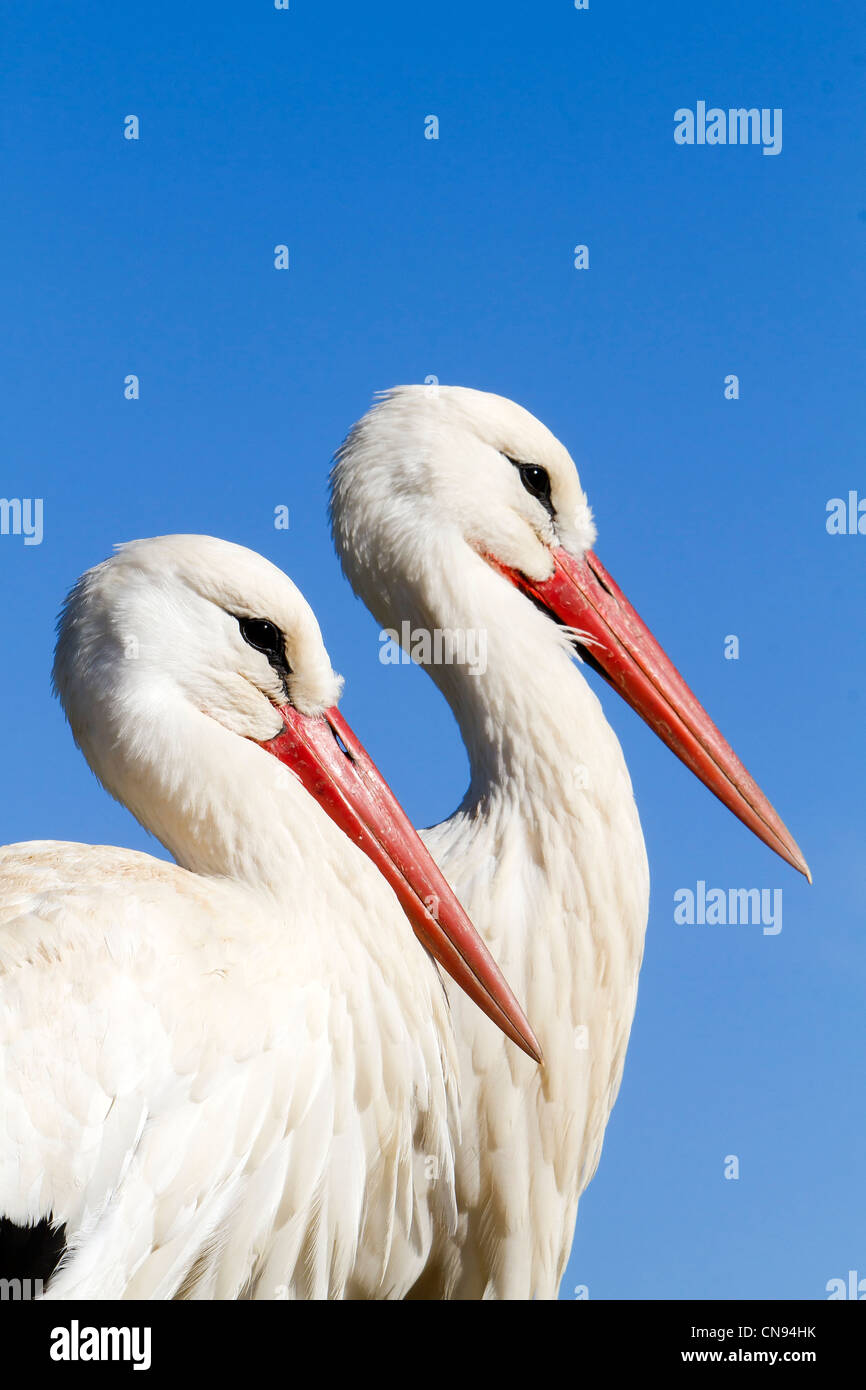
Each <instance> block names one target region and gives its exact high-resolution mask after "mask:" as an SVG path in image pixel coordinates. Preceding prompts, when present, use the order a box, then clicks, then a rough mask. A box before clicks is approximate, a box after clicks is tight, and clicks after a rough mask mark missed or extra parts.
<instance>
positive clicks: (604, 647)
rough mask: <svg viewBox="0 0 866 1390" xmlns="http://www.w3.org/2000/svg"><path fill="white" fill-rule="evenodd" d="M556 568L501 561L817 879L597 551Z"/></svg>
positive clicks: (564, 559) (564, 554)
mask: <svg viewBox="0 0 866 1390" xmlns="http://www.w3.org/2000/svg"><path fill="white" fill-rule="evenodd" d="M553 559H554V570H553V574H552V575H551V577H550V578H549V579H544V580H541V581H540V582H536V581H535V580H531V579H527V578H526V577H525V576H524V575H522V574H520V573H519V572H518V571H517V570H512V569H506V568H504V567H503V566H501V565H498V564H496V563H495V562H494V565H495V568H497V569H499V570H501V571H502V573H504V574H505V575H506V576H507V578H509V579H510V580H511V581H512V583H513V584H516V585H517V587H518V588H519V589H522V590H523V591H524V592H525V593H527V594H529V595H530V596H531V597H532V598H534V599H535V600H536V601H537V602H538V603H540V604H541V605H542V606H543V607H544V608H546V609H547V610H548V611H549V612H550V613H551V614H552V615H553V616H554V617H555V618H558V619H559V621H560V622H562V623H565V624H566V625H567V626H568V627H571V628H574V629H576V632H577V634H578V640H579V638H580V636H581V635H583V636H584V637H585V639H586V645H585V648H584V650H583V651H582V653H581V655H583V656H584V657H585V658H586V660H587V662H588V664H589V665H591V666H594V667H595V668H596V669H597V670H598V672H599V673H600V674H601V675H602V676H604V678H605V680H606V681H608V682H609V684H610V685H612V686H613V688H614V690H617V691H618V692H619V694H620V695H622V697H623V699H624V700H625V701H626V702H627V703H628V704H630V705H631V707H632V709H633V710H636V711H637V713H638V714H639V715H640V717H641V719H644V720H645V721H646V722H647V724H649V726H650V728H651V729H654V730H655V732H656V733H657V734H658V736H659V738H660V739H661V740H662V742H663V743H666V744H667V746H668V748H670V750H671V751H672V752H673V753H676V755H677V757H678V758H680V759H681V760H682V761H683V762H684V763H685V765H686V767H690V768H691V770H692V772H693V773H694V774H695V776H696V777H699V778H700V779H701V781H702V782H703V783H704V785H705V786H707V787H709V789H710V791H711V792H713V794H714V795H715V796H717V797H718V798H719V800H720V801H722V802H724V804H725V805H726V806H727V807H728V809H729V810H731V811H733V813H734V815H735V816H738V817H739V819H740V820H741V821H742V822H743V824H744V825H747V826H748V827H749V829H750V830H753V831H754V832H755V834H756V835H757V836H758V838H759V839H761V840H763V841H764V843H765V844H767V845H769V846H770V849H773V850H775V851H776V853H777V854H780V855H781V856H782V858H783V859H786V860H787V861H788V863H789V864H791V865H793V867H794V868H795V869H799V871H800V873H801V874H805V876H806V878H807V879H808V880H809V882H810V883H811V882H812V875H811V874H810V873H809V866H808V864H807V863H806V861H805V859H804V858H803V855H802V854H801V852H800V850H799V848H798V847H797V844H796V843H795V841H794V839H793V836H792V835H791V834H790V832H789V831H788V830H787V829H786V827H785V826H784V825H783V823H782V821H781V820H780V818H779V817H778V815H777V814H776V812H775V811H774V810H773V807H772V806H771V805H770V803H769V801H768V800H767V798H766V797H765V796H764V793H763V792H762V791H761V789H760V787H759V786H758V785H757V783H756V782H755V781H754V780H753V779H752V778H751V777H750V776H749V774H748V772H747V771H746V769H745V768H744V767H743V764H742V763H741V762H740V760H739V758H738V757H737V755H736V754H735V753H734V751H733V749H732V748H731V747H730V746H729V745H728V744H727V743H726V742H725V740H724V739H723V738H722V735H721V734H720V733H719V731H718V729H717V728H716V726H715V724H714V723H713V721H712V720H711V719H710V716H709V715H708V714H707V712H706V710H705V709H704V708H703V706H702V705H700V704H699V703H698V701H697V700H696V699H695V697H694V695H693V694H692V692H691V691H690V690H689V688H688V686H687V685H686V683H685V681H684V680H683V678H682V676H681V675H680V674H679V672H678V671H677V669H676V667H675V666H674V665H673V663H672V662H671V661H670V660H669V659H668V657H667V656H665V653H664V652H663V651H662V649H661V647H660V646H659V644H658V642H657V641H656V640H655V638H654V637H653V635H652V633H651V632H650V631H649V629H648V628H647V627H646V626H645V624H644V623H643V622H642V621H641V619H640V618H639V617H638V615H637V613H636V612H635V610H634V608H632V606H631V604H630V603H629V601H628V599H627V598H626V597H625V594H623V592H622V590H621V589H619V588H618V587H617V585H616V584H615V583H614V581H613V580H612V579H611V577H610V575H609V574H608V573H607V571H606V570H605V568H604V566H603V565H602V564H601V562H600V560H599V559H598V558H597V556H595V555H594V554H593V553H592V551H591V550H590V551H587V553H586V555H585V556H584V558H583V559H582V560H576V559H575V558H574V556H573V555H570V554H569V553H568V551H566V550H562V549H557V550H554V551H553Z"/></svg>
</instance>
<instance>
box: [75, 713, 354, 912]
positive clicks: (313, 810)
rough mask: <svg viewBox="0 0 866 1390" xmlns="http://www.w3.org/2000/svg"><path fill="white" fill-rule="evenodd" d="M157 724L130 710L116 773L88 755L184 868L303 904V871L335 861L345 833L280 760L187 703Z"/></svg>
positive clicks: (120, 733)
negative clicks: (306, 866) (312, 864)
mask: <svg viewBox="0 0 866 1390" xmlns="http://www.w3.org/2000/svg"><path fill="white" fill-rule="evenodd" d="M160 715H161V717H160V718H159V719H158V720H157V719H154V717H153V708H152V706H147V707H146V709H145V710H144V711H143V712H142V716H141V718H140V719H139V720H136V719H135V717H134V716H133V717H130V715H129V711H128V710H127V711H126V718H125V721H124V725H123V727H122V728H120V729H119V730H117V731H116V736H115V741H114V745H113V747H112V751H111V759H110V765H106V766H105V767H100V765H99V763H100V760H99V755H98V753H96V754H95V755H94V754H93V753H92V752H91V750H88V749H86V748H85V753H86V755H87V756H88V760H89V761H90V763H91V766H92V767H93V768H94V770H95V771H96V772H97V775H99V776H100V777H101V778H102V780H103V782H104V783H105V785H106V786H107V787H108V789H109V791H111V793H112V794H113V795H114V796H116V797H117V799H118V800H119V801H122V802H123V804H124V805H125V806H127V807H128V809H129V810H130V811H131V812H132V814H133V815H134V816H135V817H136V819H137V820H139V821H140V822H141V824H142V825H143V826H144V828H145V829H146V830H148V831H149V832H150V833H151V834H152V835H154V836H156V838H157V839H158V840H159V841H160V842H161V843H162V844H163V845H164V846H165V848H166V849H167V850H168V851H169V852H170V853H171V855H172V856H173V857H174V858H175V860H176V861H177V862H178V864H180V865H181V866H182V867H183V868H186V869H190V870H191V871H192V872H194V873H198V874H204V875H207V876H211V877H221V878H230V879H234V880H237V881H239V882H243V883H246V884H248V885H249V886H250V887H253V888H257V889H262V888H263V889H266V890H268V891H270V892H271V893H272V894H273V895H274V896H275V897H277V898H280V897H282V896H283V895H285V894H289V893H291V894H292V895H294V897H295V898H296V897H297V893H298V891H299V885H303V883H304V882H305V880H306V878H307V875H306V874H304V873H303V872H302V870H303V867H304V864H305V862H306V863H307V864H309V862H310V860H311V857H312V856H316V857H317V858H319V860H320V861H324V862H326V861H327V859H328V858H329V857H330V858H334V859H335V860H336V858H337V855H336V854H335V853H334V851H335V845H334V844H332V843H331V842H332V841H334V840H336V841H337V846H336V847H337V848H339V846H340V841H341V838H342V837H341V835H340V832H339V831H338V830H337V829H336V827H335V826H333V825H332V823H331V822H330V821H329V819H328V817H327V816H326V814H325V813H324V811H322V810H321V808H320V807H319V806H318V805H317V804H316V803H315V802H314V801H313V799H312V798H311V797H310V796H309V795H308V794H307V792H305V791H304V789H303V788H302V787H301V785H300V783H299V782H298V781H297V780H296V779H295V778H294V777H293V776H292V774H291V773H290V772H289V771H288V769H287V768H285V767H283V766H282V765H281V764H280V763H279V762H278V761H277V759H276V758H274V757H272V756H271V755H270V754H269V753H267V752H265V751H264V749H262V748H260V747H259V746H258V745H257V744H255V743H252V742H250V740H248V739H245V738H242V737H239V736H238V735H237V734H233V733H231V732H229V730H228V729H226V728H224V727H223V725H222V724H220V723H219V722H217V720H215V719H212V718H210V717H209V716H207V715H205V714H202V713H201V712H200V711H199V710H197V709H195V708H194V707H193V706H191V705H189V704H186V703H185V702H184V701H182V700H174V701H165V702H164V703H163V705H162V708H161V710H160ZM130 729H133V730H135V731H136V732H135V734H133V735H132V736H130V735H129V730H130ZM140 735H144V736H140Z"/></svg>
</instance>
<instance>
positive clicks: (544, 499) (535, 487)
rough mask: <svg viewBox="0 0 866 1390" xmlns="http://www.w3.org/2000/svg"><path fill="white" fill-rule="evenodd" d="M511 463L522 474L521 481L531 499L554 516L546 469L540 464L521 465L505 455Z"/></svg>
mask: <svg viewBox="0 0 866 1390" xmlns="http://www.w3.org/2000/svg"><path fill="white" fill-rule="evenodd" d="M505 457H506V458H507V459H508V462H509V463H513V464H514V467H515V468H516V469H517V471H518V473H519V474H520V481H521V482H522V484H523V486H524V487H525V488H526V491H527V492H528V493H529V495H530V497H535V498H536V499H537V500H538V501H539V502H540V503H541V505H542V506H543V507H545V508H546V509H547V511H549V512H550V515H551V516H553V503H552V502H551V500H550V474H549V473H548V471H547V469H546V468H542V467H541V465H540V464H538V463H521V461H520V459H513V458H510V457H509V455H508V454H506V455H505Z"/></svg>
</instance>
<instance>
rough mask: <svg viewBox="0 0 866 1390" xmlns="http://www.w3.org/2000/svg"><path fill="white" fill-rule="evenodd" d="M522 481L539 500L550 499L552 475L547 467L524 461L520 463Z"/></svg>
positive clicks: (545, 500) (528, 490)
mask: <svg viewBox="0 0 866 1390" xmlns="http://www.w3.org/2000/svg"><path fill="white" fill-rule="evenodd" d="M520 481H521V482H522V484H523V486H524V487H525V488H526V491H527V492H528V493H530V495H531V496H532V497H537V498H538V500H539V502H549V501H550V476H549V474H548V472H547V469H546V468H539V467H538V465H537V464H535V463H523V464H521V465H520Z"/></svg>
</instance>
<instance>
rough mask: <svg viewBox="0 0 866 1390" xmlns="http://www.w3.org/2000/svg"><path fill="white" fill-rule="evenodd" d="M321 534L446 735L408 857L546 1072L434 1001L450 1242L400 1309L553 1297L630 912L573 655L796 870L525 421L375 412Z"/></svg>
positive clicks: (583, 503) (631, 853)
mask: <svg viewBox="0 0 866 1390" xmlns="http://www.w3.org/2000/svg"><path fill="white" fill-rule="evenodd" d="M331 511H332V524H333V532H334V538H335V543H336V546H337V551H338V553H339V555H340V558H341V561H342V564H343V569H344V571H345V573H346V575H347V577H348V579H349V581H350V582H351V584H352V586H353V588H354V589H355V591H356V592H357V593H358V594H359V595H360V597H361V598H362V599H363V600H364V602H365V603H366V604H367V606H368V607H369V608H370V609H371V610H372V612H373V614H374V615H375V617H376V619H377V621H378V622H379V623H380V624H381V625H382V627H383V629H389V630H390V631H392V632H394V633H395V634H396V635H397V636H398V637H399V638H400V639H401V640H405V639H406V638H407V637H408V638H409V640H410V641H415V642H416V647H417V653H418V655H419V657H420V660H421V662H422V663H423V664H425V665H427V669H428V670H429V673H430V675H431V676H432V677H433V679H434V680H435V681H436V683H437V685H438V686H439V688H440V689H441V691H442V693H443V694H444V696H445V698H446V699H447V700H448V702H449V703H450V705H451V708H452V710H453V712H454V714H455V716H456V718H457V721H458V724H459V726H460V730H461V733H462V736H463V740H464V742H465V745H466V748H467V752H468V755H469V761H470V767H471V782H470V786H469V789H468V791H467V792H466V795H465V797H464V799H463V801H462V803H461V805H460V806H459V808H458V809H457V811H456V812H455V813H454V815H453V816H451V818H450V819H449V820H447V821H444V822H443V823H442V824H441V825H437V826H435V827H434V828H433V829H431V830H429V831H426V832H425V833H424V839H425V841H426V843H427V844H428V846H429V847H430V848H431V850H432V851H433V854H434V855H435V857H436V859H437V860H438V862H439V864H440V865H441V867H442V869H443V870H444V872H445V875H446V877H447V878H448V880H449V882H451V883H452V885H453V886H454V888H455V889H456V891H457V893H458V896H459V897H460V899H461V901H462V902H463V904H464V906H465V907H466V908H467V910H468V912H469V913H470V915H471V917H472V920H473V921H474V922H475V924H476V926H477V927H478V929H479V931H480V932H481V933H482V935H483V936H484V938H485V940H486V942H487V944H488V946H489V947H490V949H491V951H492V953H493V954H494V955H495V957H496V959H497V960H498V962H499V963H500V965H501V967H502V969H503V971H504V972H505V974H506V975H507V977H508V978H509V980H510V981H511V983H512V984H513V986H514V988H515V989H516V991H517V992H518V994H519V995H520V997H521V999H522V1000H523V1002H524V1004H525V1005H526V1008H527V1011H528V1014H529V1017H530V1018H531V1019H532V1020H533V1022H534V1024H535V1027H536V1029H537V1032H538V1036H539V1040H540V1042H541V1046H542V1050H543V1053H544V1059H545V1061H544V1066H543V1067H542V1068H541V1069H538V1068H536V1067H533V1066H532V1065H531V1064H530V1063H529V1062H527V1061H526V1059H525V1058H524V1057H521V1056H518V1055H517V1054H516V1053H515V1052H514V1051H513V1050H506V1048H505V1047H504V1046H503V1045H502V1043H501V1041H500V1039H499V1038H498V1037H497V1035H496V1033H495V1031H494V1030H493V1029H492V1028H490V1027H489V1026H488V1025H487V1023H486V1021H485V1020H484V1019H482V1018H479V1017H477V1016H476V1015H474V1014H473V1012H472V1011H471V1010H469V1009H467V1008H465V1007H464V1005H463V1003H462V1001H461V1000H460V999H459V998H457V997H456V996H455V997H454V1000H453V1005H454V1012H455V1016H456V1018H457V1031H458V1040H459V1052H460V1061H461V1086H462V1097H463V1100H462V1143H461V1144H460V1147H459V1149H458V1156H457V1196H458V1206H459V1211H460V1220H459V1226H458V1231H457V1234H456V1236H453V1237H451V1236H446V1237H445V1238H443V1239H442V1240H441V1241H440V1243H439V1245H438V1247H437V1248H436V1250H435V1251H434V1254H433V1257H432V1258H431V1260H430V1262H429V1264H428V1267H427V1270H426V1272H425V1276H424V1278H423V1279H422V1280H420V1281H419V1284H418V1285H417V1287H416V1289H415V1291H414V1295H413V1296H416V1297H427V1298H449V1297H450V1298H530V1297H537V1298H554V1297H555V1296H556V1293H557V1290H558V1286H559V1282H560V1279H561V1277H562V1274H563V1271H564V1268H565V1264H566V1261H567V1259H568V1255H569V1250H570V1247H571V1242H572V1237H573V1232H574V1223H575V1219H576V1214H577V1203H578V1198H579V1196H580V1194H581V1192H582V1191H583V1189H584V1188H585V1186H586V1184H587V1183H588V1182H589V1180H590V1178H591V1177H592V1174H593V1172H594V1171H595V1168H596V1165H597V1163H598V1160H599V1154H600V1151H601V1145H602V1139H603V1136H604V1131H605V1126H606V1124H607V1120H608V1116H609V1114H610V1111H611V1108H612V1106H613V1103H614V1100H615V1098H616V1094H617V1090H618V1088H619V1084H620V1079H621V1076H622V1070H623V1063H624V1059H625V1052H626V1045H627V1042H628V1036H629V1031H630V1028H631V1022H632V1017H633V1014H634V1007H635V999H636V992H637V981H638V971H639V968H640V963H641V956H642V952H643V940H644V932H645V928H646V922H647V912H648V899H649V875H648V868H647V861H646V853H645V849H644V842H643V836H642V834H641V827H640V822H639V820H638V814H637V809H636V807H635V802H634V797H633V794H632V787H631V782H630V780H629V775H628V770H627V768H626V764H625V761H624V759H623V756H622V752H621V750H620V746H619V743H618V741H617V739H616V737H615V736H614V733H613V731H612V730H611V728H610V726H609V725H608V723H607V721H606V720H605V717H604V713H603V710H602V707H601V704H600V703H599V701H598V699H597V698H596V696H595V694H594V693H593V692H592V690H591V689H590V687H589V685H588V684H587V682H586V680H585V679H584V676H583V674H582V672H581V669H580V666H579V665H575V663H574V660H573V658H574V656H575V651H577V654H578V655H579V656H580V657H581V658H582V660H583V661H584V662H586V663H587V664H589V665H590V666H592V667H594V668H595V669H596V670H597V671H599V672H600V673H601V674H602V675H604V676H605V677H606V678H607V679H608V680H609V682H610V683H611V684H612V685H613V686H614V688H615V689H616V690H618V691H619V693H620V694H621V695H622V696H624V697H625V699H626V700H627V701H628V702H629V703H630V704H631V705H632V706H633V707H634V708H635V709H636V710H637V712H638V713H639V714H641V715H642V716H643V718H644V719H646V720H647V722H648V723H649V724H650V726H651V727H652V728H653V729H655V731H656V732H657V733H658V734H659V736H660V737H661V738H662V739H663V740H664V741H665V743H667V744H668V746H669V747H670V748H671V749H672V750H673V751H674V752H675V753H676V754H677V755H678V756H679V757H680V758H682V760H683V761H684V762H685V763H686V764H687V765H688V766H689V767H690V768H691V769H692V770H693V771H694V772H695V773H696V774H697V776H698V777H700V778H701V780H702V781H703V782H705V783H706V785H707V786H708V787H709V788H710V790H712V791H713V792H714V793H715V794H716V795H717V796H718V797H719V798H720V799H721V800H722V801H723V802H724V803H725V804H726V805H727V806H728V807H730V809H731V810H732V811H733V812H734V813H735V814H736V815H737V816H739V817H740V818H741V820H743V821H744V822H745V823H746V825H747V826H749V827H750V828H751V829H752V830H753V831H754V832H755V833H756V834H757V835H759V836H760V837H761V839H762V840H764V841H765V842H766V843H767V844H768V845H770V846H771V847H772V848H773V849H774V850H776V851H777V852H778V853H779V854H781V855H782V857H783V858H785V859H786V860H788V862H789V863H790V864H792V865H793V866H794V867H795V868H797V869H799V870H800V871H801V872H803V873H804V874H807V875H808V869H807V867H806V864H805V861H804V859H803V857H802V855H801V854H800V851H799V850H798V848H797V846H796V845H795V843H794V841H793V840H792V838H791V836H790V835H789V833H788V831H787V830H786V829H785V827H784V826H783V824H782V822H781V821H780V820H779V817H778V816H777V815H776V813H775V812H774V811H773V809H772V807H771V806H770V804H769V802H768V801H767V799H766V797H764V795H763V794H762V793H761V791H760V790H759V789H758V787H757V786H756V785H755V783H754V782H753V781H752V779H751V778H750V777H749V775H748V773H747V772H746V771H745V769H744V768H743V766H742V764H741V763H740V762H739V761H738V760H737V758H736V757H735V755H734V753H733V752H732V751H731V749H730V748H729V747H728V745H727V744H726V743H725V741H724V739H723V738H722V736H721V735H720V734H719V732H718V730H717V729H716V728H715V727H714V726H713V724H712V723H711V722H710V720H709V717H708V716H707V714H706V713H705V711H704V710H703V709H702V708H701V706H700V705H699V704H698V702H697V701H696V700H695V698H694V696H693V695H692V694H691V693H690V692H689V690H688V689H687V687H686V686H685V684H684V683H683V681H682V680H681V678H680V677H679V675H678V674H677V672H676V670H675V669H674V667H673V666H672V665H671V663H670V661H669V660H668V659H667V658H666V657H665V655H664V653H663V652H662V651H661V649H660V648H659V646H658V644H657V643H656V642H655V641H654V639H653V638H652V636H651V635H650V633H649V632H648V631H647V629H646V627H645V626H644V625H643V624H642V623H641V621H640V619H639V618H638V616H637V614H636V613H635V611H634V609H633V608H632V607H631V605H630V604H629V603H628V601H627V600H626V599H625V597H624V596H623V594H622V593H621V591H620V590H619V589H618V588H617V586H616V584H615V583H614V581H613V580H612V579H611V577H610V576H609V575H608V574H607V572H606V571H605V570H604V568H603V567H602V565H601V564H600V562H599V561H598V559H597V557H596V556H595V555H594V554H593V552H592V550H591V546H592V544H593V542H594V539H595V527H594V525H593V521H592V514H591V512H590V509H589V506H588V505H587V500H586V497H585V495H584V493H583V490H582V488H581V485H580V481H579V479H578V475H577V470H576V468H575V465H574V463H573V461H572V459H571V458H570V456H569V454H568V452H567V451H566V449H565V448H564V447H563V445H562V444H560V443H559V441H558V440H557V439H556V438H555V437H554V436H553V435H552V434H551V433H550V431H549V430H548V429H546V428H545V426H544V425H542V424H541V423H540V422H539V421H538V420H536V419H535V418H534V417H533V416H532V415H530V414H529V413H528V412H527V411H526V410H524V409H522V408H521V407H520V406H518V405H516V404H514V403H513V402H512V401H509V400H505V399H503V398H502V397H499V396H495V395H489V394H487V393H483V392H480V391H472V390H466V389H462V388H458V387H438V388H437V387H421V386H410V387H401V388H397V389H395V390H393V391H391V392H387V393H385V396H384V399H383V400H382V401H381V402H380V403H379V404H377V405H376V406H375V407H374V408H373V409H372V410H371V411H370V412H369V413H368V414H367V415H366V416H365V417H364V418H363V419H362V420H361V421H360V422H359V423H358V424H357V425H356V426H355V428H354V429H353V430H352V432H351V434H350V435H349V437H348V439H347V440H346V442H345V443H344V445H343V446H342V448H341V450H340V451H339V452H338V455H337V461H336V466H335V469H334V473H333V478H332V499H331ZM436 630H439V631H440V633H444V634H446V635H447V634H450V638H449V640H450V642H451V652H450V655H451V657H452V659H451V660H448V647H447V645H445V646H443V645H442V644H441V643H440V652H444V653H445V659H444V660H442V661H441V663H440V664H432V663H429V658H428V657H427V655H426V653H425V649H424V645H423V642H418V641H417V635H418V634H419V632H421V633H423V632H427V633H429V634H432V633H434V632H435V631H436ZM473 632H474V633H475V634H478V633H480V634H483V635H484V637H485V638H486V643H487V654H486V670H485V671H484V672H483V673H481V672H479V670H478V667H477V662H476V663H475V664H474V665H473V664H466V663H465V662H464V663H462V664H461V661H460V660H459V652H460V636H461V634H463V635H464V636H465V635H466V634H468V633H473ZM413 634H414V636H413ZM471 645H472V649H473V650H474V651H475V652H476V653H477V652H478V650H480V649H481V644H480V643H478V642H477V641H476V642H475V643H473V644H471ZM466 649H467V650H468V649H469V644H468V642H467V643H466ZM427 650H428V651H435V644H434V643H433V642H432V640H431V641H430V643H429V646H428V649H427ZM455 653H457V654H458V659H457V660H454V659H453V657H454V654H455Z"/></svg>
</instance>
